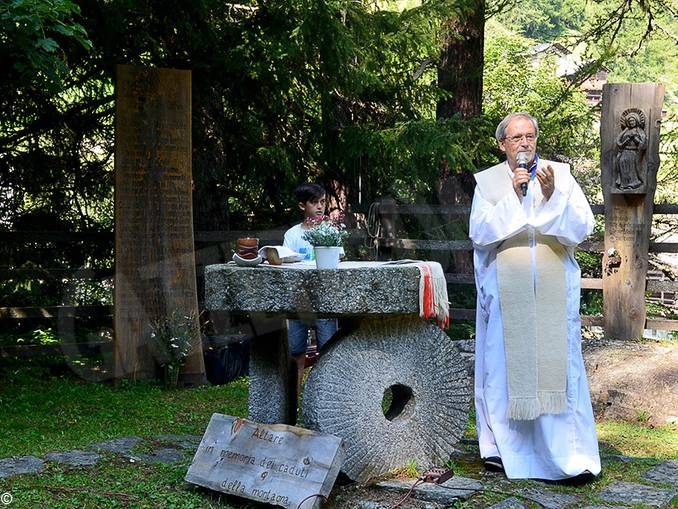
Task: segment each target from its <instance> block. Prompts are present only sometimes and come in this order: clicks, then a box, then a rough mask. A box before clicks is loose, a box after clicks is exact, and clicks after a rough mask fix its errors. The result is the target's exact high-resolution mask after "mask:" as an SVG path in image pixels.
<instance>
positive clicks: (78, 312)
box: [0, 203, 678, 330]
mask: <svg viewBox="0 0 678 509" xmlns="http://www.w3.org/2000/svg"><path fill="white" fill-rule="evenodd" d="M375 205H376V206H377V209H378V208H379V204H378V203H377V204H375ZM387 207H388V213H389V214H391V215H395V216H396V217H402V216H407V215H410V216H412V215H414V216H439V217H444V218H446V219H449V218H457V219H459V220H464V221H468V215H469V213H470V207H469V206H457V207H446V206H435V205H393V204H389V205H388V206H387ZM592 209H593V212H594V214H603V213H604V207H603V205H594V206H592ZM654 214H678V205H675V204H657V205H655V206H654ZM284 232H285V230H284V229H277V230H261V231H251V230H248V231H240V230H229V231H198V232H195V234H194V240H195V251H196V266H197V273H198V277H200V276H201V274H202V269H203V268H204V266H205V265H208V264H211V263H220V262H223V261H225V260H228V259H229V258H230V256H231V254H232V253H233V249H234V245H235V241H236V239H238V238H240V237H246V236H248V237H258V238H259V239H260V245H266V244H274V245H275V244H279V243H280V239H282V237H283V235H284ZM72 242H93V243H105V244H109V245H110V246H111V252H112V246H113V233H110V232H13V231H0V243H4V244H6V245H7V244H12V243H31V244H38V243H55V244H63V243H72ZM351 242H352V243H353V244H356V245H359V244H371V245H376V246H385V245H387V246H389V247H390V248H391V249H396V250H404V251H409V250H424V251H431V252H436V251H448V252H449V251H452V252H454V251H471V249H472V246H471V242H470V240H427V239H409V238H397V237H389V238H384V237H380V236H375V237H370V236H369V235H368V234H367V232H366V230H365V229H363V228H361V229H356V230H353V231H352V235H351ZM579 249H582V250H586V251H591V252H602V250H603V242H602V241H595V240H587V241H585V242H584V243H582V245H581V246H580V247H579ZM650 252H653V253H660V252H661V253H678V243H675V242H651V243H650ZM113 275H114V269H112V268H102V269H92V268H49V267H46V268H38V267H32V268H21V269H17V268H11V267H6V266H5V267H2V266H0V280H12V279H17V278H21V279H29V278H30V279H36V280H37V279H49V278H53V279H59V280H104V279H110V278H112V277H113ZM445 277H446V279H447V281H448V284H450V285H458V284H473V283H474V278H473V274H471V273H467V274H459V273H446V274H445ZM581 287H582V289H592V290H601V291H602V287H603V286H602V279H600V278H582V284H581ZM646 289H647V291H648V292H652V293H661V292H664V293H667V292H668V293H672V294H675V293H678V282H676V281H662V280H657V279H648V280H647V286H646ZM451 313H452V318H453V319H454V320H475V310H474V309H460V308H453V309H452V310H451ZM112 314H113V307H112V306H43V307H40V306H15V307H0V320H31V319H64V318H67V319H70V318H76V317H94V318H99V319H104V320H108V319H110V317H111V316H112ZM582 323H583V324H584V325H597V326H600V325H602V316H586V315H583V316H582ZM646 328H647V329H658V330H678V320H666V319H661V318H648V319H647V321H646Z"/></svg>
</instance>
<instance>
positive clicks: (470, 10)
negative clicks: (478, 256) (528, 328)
mask: <svg viewBox="0 0 678 509" xmlns="http://www.w3.org/2000/svg"><path fill="white" fill-rule="evenodd" d="M443 31H444V39H443V48H442V51H441V57H440V65H439V67H438V85H439V86H440V88H441V89H443V90H445V91H446V92H448V94H449V95H448V97H446V98H444V99H442V100H440V101H439V102H438V105H437V108H436V114H437V118H438V119H439V120H441V119H446V118H450V117H452V116H453V115H456V114H458V115H460V116H461V117H462V118H470V117H474V116H477V115H480V114H481V113H482V104H483V103H482V96H483V47H484V42H485V37H484V31H485V1H484V0H471V1H470V3H469V5H468V6H467V8H466V9H464V10H462V11H461V12H460V13H459V14H458V16H457V17H455V18H451V19H449V20H447V21H446V22H445V23H444V25H443ZM440 170H441V171H440V180H439V182H438V199H439V201H440V204H441V205H461V204H468V203H470V202H471V199H472V197H473V189H474V182H473V176H472V174H471V172H469V171H468V170H466V171H464V170H459V169H457V168H450V167H449V166H448V165H447V164H441V168H440ZM447 220H448V221H453V220H455V219H454V218H453V217H449V218H447ZM464 226H465V227H466V228H467V227H468V225H464ZM465 231H466V230H465ZM466 233H468V231H466ZM451 258H452V259H451V267H450V270H451V271H452V272H456V273H462V274H470V273H472V272H473V258H472V256H471V253H469V252H454V253H453V254H452V256H451Z"/></svg>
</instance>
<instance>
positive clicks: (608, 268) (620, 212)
mask: <svg viewBox="0 0 678 509" xmlns="http://www.w3.org/2000/svg"><path fill="white" fill-rule="evenodd" d="M663 98H664V86H663V85H658V84H654V83H621V84H607V85H604V86H603V110H602V116H601V122H600V139H601V171H602V175H601V178H602V184H603V196H604V200H605V254H604V256H603V312H604V324H605V337H606V338H608V339H633V338H638V337H641V336H642V335H643V329H644V328H645V316H646V313H645V278H646V274H647V263H648V262H647V259H648V247H649V242H650V227H651V225H652V209H653V206H654V192H655V189H656V187H657V169H658V168H659V125H660V122H661V110H662V101H663Z"/></svg>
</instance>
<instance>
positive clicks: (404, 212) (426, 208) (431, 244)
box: [377, 202, 678, 331]
mask: <svg viewBox="0 0 678 509" xmlns="http://www.w3.org/2000/svg"><path fill="white" fill-rule="evenodd" d="M379 208H380V207H379V204H377V215H380V213H381V212H382V211H383V209H382V210H381V211H380V210H379ZM383 208H385V209H386V211H387V215H388V216H390V218H389V220H390V221H392V218H393V217H402V216H408V215H410V216H439V217H444V218H447V219H448V220H449V219H451V218H456V219H457V220H464V221H466V222H468V217H469V215H470V206H469V205H467V206H452V207H450V206H435V205H394V204H393V203H390V202H388V203H386V205H385V207H383ZM591 209H592V210H593V213H594V214H596V215H604V213H605V207H604V205H593V206H592V207H591ZM653 213H654V214H667V215H675V214H678V205H676V204H655V206H654V210H653ZM377 240H378V242H379V243H380V244H381V245H385V246H388V248H389V249H397V250H425V251H432V252H435V251H453V252H454V251H471V250H472V249H473V247H472V244H471V241H470V240H428V239H426V240H424V239H409V238H388V239H384V238H377ZM578 249H579V250H583V251H589V252H598V253H602V252H603V249H604V243H603V241H602V240H592V239H587V240H586V241H584V242H583V243H582V244H580V245H579V247H578ZM649 251H650V252H651V253H678V242H650V247H649ZM445 278H446V279H447V282H448V284H450V285H457V284H474V276H473V274H472V273H467V274H460V273H446V274H445ZM581 288H582V289H586V290H600V291H602V289H603V280H602V278H589V277H583V278H582V280H581ZM646 291H647V292H651V293H672V294H676V293H678V281H666V280H658V279H656V278H654V279H652V278H648V279H647V281H646ZM451 314H452V318H453V319H454V320H475V309H461V308H452V309H451ZM581 319H582V324H583V325H586V326H602V325H603V317H602V316H588V315H582V316H581ZM645 328H646V329H653V330H667V331H673V330H678V320H667V319H663V318H647V320H646V323H645Z"/></svg>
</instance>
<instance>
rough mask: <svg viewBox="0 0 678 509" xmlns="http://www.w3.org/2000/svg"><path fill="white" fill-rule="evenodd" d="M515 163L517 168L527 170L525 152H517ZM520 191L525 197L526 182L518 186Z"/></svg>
mask: <svg viewBox="0 0 678 509" xmlns="http://www.w3.org/2000/svg"><path fill="white" fill-rule="evenodd" d="M516 163H518V168H524V169H526V170H527V154H526V153H525V152H518V155H517V156H516ZM520 190H521V191H522V192H523V196H525V195H527V182H523V183H522V184H520Z"/></svg>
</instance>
